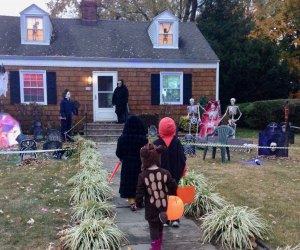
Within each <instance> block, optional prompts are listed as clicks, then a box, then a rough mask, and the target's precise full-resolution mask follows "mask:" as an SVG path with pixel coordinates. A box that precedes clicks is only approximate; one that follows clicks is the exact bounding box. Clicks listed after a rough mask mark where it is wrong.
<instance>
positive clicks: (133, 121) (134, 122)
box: [123, 116, 146, 136]
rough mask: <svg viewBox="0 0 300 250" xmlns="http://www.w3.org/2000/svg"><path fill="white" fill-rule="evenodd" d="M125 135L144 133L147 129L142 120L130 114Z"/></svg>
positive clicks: (124, 130) (125, 126) (124, 131)
mask: <svg viewBox="0 0 300 250" xmlns="http://www.w3.org/2000/svg"><path fill="white" fill-rule="evenodd" d="M123 135H144V136H146V131H145V127H144V124H143V122H142V120H141V119H140V118H139V117H137V116H130V117H129V118H128V119H127V121H126V123H125V125H124V129H123Z"/></svg>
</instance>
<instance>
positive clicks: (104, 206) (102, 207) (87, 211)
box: [71, 200, 115, 222]
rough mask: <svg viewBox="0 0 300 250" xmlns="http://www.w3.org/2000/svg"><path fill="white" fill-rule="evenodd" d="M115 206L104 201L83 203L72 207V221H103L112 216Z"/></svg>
mask: <svg viewBox="0 0 300 250" xmlns="http://www.w3.org/2000/svg"><path fill="white" fill-rule="evenodd" d="M114 208H115V206H114V205H112V204H111V203H108V202H106V201H90V200H87V201H83V202H81V203H80V204H78V205H76V206H74V207H73V211H74V213H73V215H72V219H71V220H72V221H73V222H76V221H82V220H85V219H97V220H101V219H105V218H111V217H113V216H114V214H115V211H114Z"/></svg>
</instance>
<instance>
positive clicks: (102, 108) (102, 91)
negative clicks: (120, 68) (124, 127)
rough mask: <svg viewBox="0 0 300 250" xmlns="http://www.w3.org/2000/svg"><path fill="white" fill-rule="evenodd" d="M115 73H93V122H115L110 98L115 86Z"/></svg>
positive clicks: (116, 75)
mask: <svg viewBox="0 0 300 250" xmlns="http://www.w3.org/2000/svg"><path fill="white" fill-rule="evenodd" d="M117 77H118V73H117V72H112V71H95V72H93V99H94V121H116V120H117V115H116V113H115V109H114V107H113V105H112V96H113V92H114V89H115V88H116V86H117Z"/></svg>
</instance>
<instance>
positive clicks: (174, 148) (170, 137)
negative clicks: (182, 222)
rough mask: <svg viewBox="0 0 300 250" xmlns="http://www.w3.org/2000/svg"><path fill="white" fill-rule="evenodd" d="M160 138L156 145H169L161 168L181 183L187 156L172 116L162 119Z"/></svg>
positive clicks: (177, 222)
mask: <svg viewBox="0 0 300 250" xmlns="http://www.w3.org/2000/svg"><path fill="white" fill-rule="evenodd" d="M158 134H159V138H158V139H157V140H155V141H154V142H153V144H155V145H157V146H158V145H162V146H165V147H167V150H166V151H164V152H163V153H162V155H161V168H164V169H166V170H168V171H169V172H170V173H171V175H172V177H173V178H174V179H175V180H176V183H177V184H178V183H179V180H180V179H181V177H182V176H183V174H184V168H185V165H186V156H185V154H184V149H183V146H182V144H181V142H180V140H179V139H178V138H177V136H176V124H175V122H174V120H173V119H172V118H170V117H165V118H163V119H161V121H160V123H159V126H158ZM171 225H172V226H173V227H178V226H179V220H176V221H172V222H171Z"/></svg>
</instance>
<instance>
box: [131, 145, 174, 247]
mask: <svg viewBox="0 0 300 250" xmlns="http://www.w3.org/2000/svg"><path fill="white" fill-rule="evenodd" d="M163 150H165V147H164V146H158V147H157V146H155V145H154V144H151V143H149V144H147V145H145V146H144V147H142V148H141V150H140V155H141V161H142V166H143V171H142V172H141V173H140V174H139V178H138V185H137V189H136V203H137V207H142V206H143V202H145V219H146V220H147V221H148V224H149V228H150V238H151V250H161V245H162V238H163V223H162V221H161V220H160V219H161V216H160V215H161V214H162V213H166V211H167V205H168V200H167V196H168V195H175V194H176V189H177V184H176V182H175V180H174V179H173V178H172V176H171V174H170V172H169V171H168V170H165V169H163V168H160V167H159V166H160V154H161V152H163Z"/></svg>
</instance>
